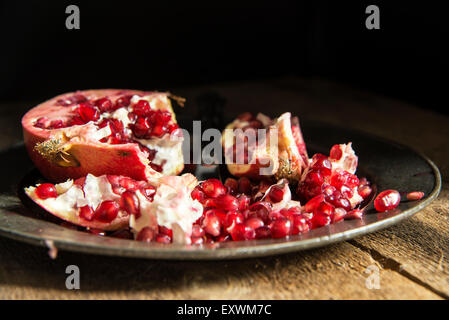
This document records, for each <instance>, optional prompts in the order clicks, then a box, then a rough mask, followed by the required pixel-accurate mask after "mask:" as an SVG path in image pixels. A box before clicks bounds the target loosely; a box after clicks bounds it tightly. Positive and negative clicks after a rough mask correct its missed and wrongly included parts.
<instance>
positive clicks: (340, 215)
mask: <svg viewBox="0 0 449 320" xmlns="http://www.w3.org/2000/svg"><path fill="white" fill-rule="evenodd" d="M346 214H347V212H346V210H345V209H343V208H335V211H334V216H333V222H338V221H340V220H343V219H344V218H345V217H346Z"/></svg>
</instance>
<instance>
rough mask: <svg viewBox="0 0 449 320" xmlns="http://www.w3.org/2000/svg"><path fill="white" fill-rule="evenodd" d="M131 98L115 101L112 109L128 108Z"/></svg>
mask: <svg viewBox="0 0 449 320" xmlns="http://www.w3.org/2000/svg"><path fill="white" fill-rule="evenodd" d="M131 98H132V96H131V95H126V96H121V97H120V98H118V99H117V101H115V106H114V109H119V108H122V107H128V106H129V104H130V103H131Z"/></svg>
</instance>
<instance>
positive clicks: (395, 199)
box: [374, 190, 401, 212]
mask: <svg viewBox="0 0 449 320" xmlns="http://www.w3.org/2000/svg"><path fill="white" fill-rule="evenodd" d="M400 202H401V195H400V194H399V192H397V191H396V190H385V191H382V192H381V193H379V194H378V195H377V197H376V199H374V207H375V208H376V210H377V211H379V212H384V211H388V210H392V209H394V208H396V207H397V206H398V205H399V203H400Z"/></svg>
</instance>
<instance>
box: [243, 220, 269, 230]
mask: <svg viewBox="0 0 449 320" xmlns="http://www.w3.org/2000/svg"><path fill="white" fill-rule="evenodd" d="M245 224H246V225H247V226H248V227H251V228H253V229H254V230H256V229H257V228H260V227H263V226H264V225H265V223H264V222H263V221H262V219H260V218H256V217H253V218H249V219H248V220H246V221H245Z"/></svg>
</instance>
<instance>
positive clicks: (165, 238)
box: [155, 233, 171, 244]
mask: <svg viewBox="0 0 449 320" xmlns="http://www.w3.org/2000/svg"><path fill="white" fill-rule="evenodd" d="M155 240H156V242H158V243H163V244H169V243H171V238H170V237H169V236H167V235H166V234H160V233H158V234H157V235H156V237H155Z"/></svg>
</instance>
